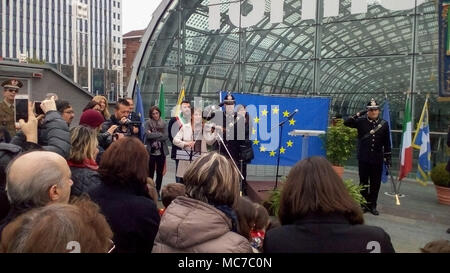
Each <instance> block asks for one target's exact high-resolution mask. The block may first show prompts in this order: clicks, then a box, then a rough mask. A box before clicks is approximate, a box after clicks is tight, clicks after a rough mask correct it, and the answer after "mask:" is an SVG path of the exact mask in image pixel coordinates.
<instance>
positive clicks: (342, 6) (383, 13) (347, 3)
mask: <svg viewBox="0 0 450 273" xmlns="http://www.w3.org/2000/svg"><path fill="white" fill-rule="evenodd" d="M320 1H321V6H322V7H324V4H323V3H324V0H320ZM397 1H398V0H394V1H393V0H389V1H388V0H384V1H380V0H366V2H367V6H363V9H358V10H357V9H356V7H357V5H355V6H354V7H355V10H352V2H355V3H357V2H364V1H353V0H340V1H338V2H339V10H336V8H334V6H333V5H332V4H331V5H330V4H328V8H327V12H328V15H329V16H327V17H324V18H323V20H322V21H323V22H324V23H330V22H339V21H353V20H362V19H374V18H382V17H395V16H404V15H407V14H411V13H414V4H413V5H412V6H411V5H409V4H408V3H407V2H408V1H405V0H402V1H401V2H402V3H407V4H406V5H405V4H402V5H401V6H404V7H406V9H404V10H398V11H395V10H394V8H392V6H399V5H400V1H398V2H397ZM413 1H414V0H413ZM421 1H422V2H427V1H431V0H417V2H418V3H419V2H421ZM333 2H334V1H325V3H333ZM381 2H383V3H387V4H384V5H382V4H380V3H381ZM366 7H367V9H365V8H366ZM408 7H410V8H408ZM325 8H326V7H324V9H325ZM366 10H367V11H366ZM336 13H338V15H336ZM321 14H324V10H323V9H322V11H321Z"/></svg>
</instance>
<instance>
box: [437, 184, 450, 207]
mask: <svg viewBox="0 0 450 273" xmlns="http://www.w3.org/2000/svg"><path fill="white" fill-rule="evenodd" d="M434 186H435V187H436V193H437V198H438V201H439V203H441V204H444V205H450V188H447V187H440V186H436V185H434Z"/></svg>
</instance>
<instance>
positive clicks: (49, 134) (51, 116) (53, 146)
mask: <svg viewBox="0 0 450 273" xmlns="http://www.w3.org/2000/svg"><path fill="white" fill-rule="evenodd" d="M25 142H26V137H25V135H24V134H23V132H22V131H20V132H18V133H17V134H16V136H15V137H14V138H13V139H12V140H11V143H12V144H15V145H18V146H21V147H23V145H24V143H25ZM38 143H39V145H41V146H42V148H43V149H44V150H46V151H50V152H55V153H57V154H59V155H61V156H62V157H64V158H66V159H67V158H68V157H69V154H70V147H71V144H70V132H69V127H68V126H67V123H66V122H65V121H64V120H63V119H62V117H61V114H60V113H59V112H58V111H49V112H47V114H46V115H45V118H44V124H43V126H42V127H41V128H40V129H39V139H38Z"/></svg>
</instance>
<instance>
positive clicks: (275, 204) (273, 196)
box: [263, 179, 368, 217]
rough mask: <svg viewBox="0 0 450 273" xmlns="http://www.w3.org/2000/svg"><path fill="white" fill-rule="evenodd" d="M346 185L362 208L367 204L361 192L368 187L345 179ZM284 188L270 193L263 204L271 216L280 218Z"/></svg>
mask: <svg viewBox="0 0 450 273" xmlns="http://www.w3.org/2000/svg"><path fill="white" fill-rule="evenodd" d="M344 185H345V187H346V188H347V190H348V193H349V194H350V196H351V197H352V198H353V199H354V200H355V201H356V203H358V204H360V205H361V206H363V205H365V204H367V201H366V199H364V197H363V196H362V194H361V190H362V189H363V188H365V187H368V186H360V185H355V184H354V183H353V180H352V179H345V180H344ZM282 188H283V187H282V186H280V187H279V188H277V189H275V190H272V191H271V192H270V196H269V199H267V200H266V201H265V202H264V203H263V206H264V207H265V208H266V209H267V211H268V212H269V214H270V215H275V216H277V217H278V211H279V210H280V201H281V193H282Z"/></svg>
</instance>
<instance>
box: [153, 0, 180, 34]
mask: <svg viewBox="0 0 450 273" xmlns="http://www.w3.org/2000/svg"><path fill="white" fill-rule="evenodd" d="M177 5H178V1H173V3H172V4H171V5H170V6H169V8H168V9H167V10H166V11H165V12H164V15H163V16H162V18H161V19H160V21H159V22H158V24H157V26H156V28H155V31H154V33H153V35H152V37H151V40H158V39H170V38H175V37H177V36H178V35H179V27H178V25H179V24H178V22H179V21H180V20H179V17H180V15H179V12H178V11H177V10H176V7H177ZM152 19H153V18H152Z"/></svg>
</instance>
